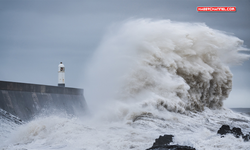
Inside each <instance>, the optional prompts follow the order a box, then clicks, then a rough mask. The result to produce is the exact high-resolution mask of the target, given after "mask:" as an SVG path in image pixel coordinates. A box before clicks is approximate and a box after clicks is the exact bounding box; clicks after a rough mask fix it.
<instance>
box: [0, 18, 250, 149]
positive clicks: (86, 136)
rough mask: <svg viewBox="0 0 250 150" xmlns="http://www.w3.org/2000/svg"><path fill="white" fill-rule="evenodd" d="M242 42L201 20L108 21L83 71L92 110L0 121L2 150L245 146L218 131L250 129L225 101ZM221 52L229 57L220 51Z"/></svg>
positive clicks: (244, 118)
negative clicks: (157, 143)
mask: <svg viewBox="0 0 250 150" xmlns="http://www.w3.org/2000/svg"><path fill="white" fill-rule="evenodd" d="M241 50H247V49H246V48H244V47H243V41H242V40H240V39H239V38H237V37H234V36H232V35H230V34H227V33H225V32H222V31H218V30H214V29H211V28H209V27H207V26H206V25H205V24H201V23H181V22H172V21H170V20H149V19H138V20H128V21H125V22H123V23H121V24H116V25H114V26H112V27H111V28H110V29H109V31H108V33H107V34H106V35H105V36H104V38H103V41H102V43H101V44H100V46H99V48H98V49H97V50H96V52H95V54H94V57H93V59H92V62H90V63H89V65H88V68H87V69H86V79H85V85H86V87H85V92H86V95H85V96H86V99H87V103H88V105H89V107H90V114H88V115H86V116H67V115H65V114H63V113H62V114H53V113H52V114H51V115H41V116H40V117H37V118H36V119H34V120H32V121H30V122H26V123H24V124H22V125H16V124H14V123H13V122H11V121H10V120H6V119H4V118H0V119H1V127H0V132H1V136H0V140H1V143H0V147H1V148H2V149H6V150H7V149H23V150H24V149H28V150H45V149H60V150H69V149H77V150H78V149H79V150H128V149H134V150H144V149H146V148H149V147H151V146H152V145H153V143H154V140H155V139H156V138H158V137H159V135H164V134H172V135H174V139H173V143H171V144H179V145H187V146H192V147H194V148H196V149H197V150H217V149H220V150H236V149H243V150H247V149H250V144H249V142H244V141H243V139H242V138H235V137H234V136H232V135H226V136H225V137H224V138H221V137H220V135H217V130H218V129H219V128H220V127H221V125H223V124H228V125H230V126H231V127H240V128H241V129H242V131H243V133H244V134H246V133H249V132H250V117H249V116H247V115H245V114H241V113H238V112H235V111H233V110H231V109H228V108H225V107H224V106H223V101H225V100H226V99H227V98H228V96H230V92H231V90H232V80H233V75H232V73H231V71H230V68H229V67H230V65H235V64H240V63H241V62H242V61H244V60H245V59H248V58H249V56H247V55H245V54H241V53H239V51H241ZM225 54H226V55H225Z"/></svg>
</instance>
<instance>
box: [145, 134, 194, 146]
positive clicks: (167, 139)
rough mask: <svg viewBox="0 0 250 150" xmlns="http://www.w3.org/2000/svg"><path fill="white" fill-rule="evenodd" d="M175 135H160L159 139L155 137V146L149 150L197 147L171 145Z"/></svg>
mask: <svg viewBox="0 0 250 150" xmlns="http://www.w3.org/2000/svg"><path fill="white" fill-rule="evenodd" d="M173 137H174V136H173V135H164V136H160V137H159V138H158V139H155V142H154V144H153V146H152V147H151V148H149V149H147V150H195V148H192V147H190V146H182V145H169V144H170V143H171V142H173Z"/></svg>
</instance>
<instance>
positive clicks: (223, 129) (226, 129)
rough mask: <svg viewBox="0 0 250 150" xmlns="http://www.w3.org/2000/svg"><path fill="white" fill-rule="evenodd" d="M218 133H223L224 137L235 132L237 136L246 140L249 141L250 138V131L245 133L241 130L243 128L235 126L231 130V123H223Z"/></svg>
mask: <svg viewBox="0 0 250 150" xmlns="http://www.w3.org/2000/svg"><path fill="white" fill-rule="evenodd" d="M217 134H220V135H222V136H221V137H224V135H226V134H233V135H234V136H235V137H236V138H240V137H242V138H243V139H244V141H249V139H250V133H249V134H246V135H244V134H243V133H242V131H241V128H237V127H233V129H232V130H231V129H230V126H229V125H222V126H221V127H220V129H219V130H218V132H217Z"/></svg>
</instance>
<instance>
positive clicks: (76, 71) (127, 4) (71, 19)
mask: <svg viewBox="0 0 250 150" xmlns="http://www.w3.org/2000/svg"><path fill="white" fill-rule="evenodd" d="M197 6H236V8H237V12H236V13H198V12H197V11H196V7H197ZM249 6H250V1H249V0H240V1H238V0H221V1H218V0H188V1H187V0H121V1H117V0H109V1H95V0H90V1H86V0H79V1H76V0H71V1H69V0H68V1H65V0H0V80H5V81H15V82H27V83H37V84H47V85H57V66H58V64H59V62H60V61H62V62H63V63H64V64H65V67H66V86H69V87H80V88H85V87H84V82H83V78H84V68H85V67H86V65H88V62H89V60H91V56H92V55H93V52H94V51H95V50H96V48H97V47H98V45H99V43H100V41H101V39H102V37H103V36H104V34H105V32H106V30H107V28H108V27H110V26H111V25H112V24H114V23H117V22H121V21H124V20H127V19H129V18H152V19H170V20H172V21H184V22H204V23H206V25H208V26H209V27H211V28H214V29H218V30H223V31H226V32H230V33H233V34H234V35H235V36H237V37H239V38H240V39H242V40H244V44H245V45H247V47H248V48H249V47H250V36H249V35H250V19H249V15H250V9H249ZM225 55H226V54H225ZM231 70H232V72H233V74H234V81H233V86H234V87H233V92H232V94H231V95H230V98H229V99H228V100H227V101H226V102H225V105H226V106H228V107H250V95H249V91H250V78H249V76H250V61H249V60H248V61H246V62H245V63H244V64H243V65H242V66H234V67H232V68H231ZM86 92H88V89H86V88H85V93H86ZM87 101H88V99H87Z"/></svg>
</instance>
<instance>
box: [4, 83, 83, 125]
mask: <svg viewBox="0 0 250 150" xmlns="http://www.w3.org/2000/svg"><path fill="white" fill-rule="evenodd" d="M0 108H1V109H3V110H5V111H7V112H9V113H11V114H13V115H15V116H17V117H19V118H20V119H22V120H30V119H32V118H33V117H35V116H36V115H37V114H39V113H41V112H42V111H46V110H49V111H50V112H52V111H53V110H54V111H55V110H56V111H58V110H59V111H63V112H65V113H67V114H73V115H75V114H84V113H85V112H86V110H87V104H86V101H85V99H84V95H83V89H77V88H68V87H57V86H47V85H38V84H27V83H17V82H7V81H0Z"/></svg>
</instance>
